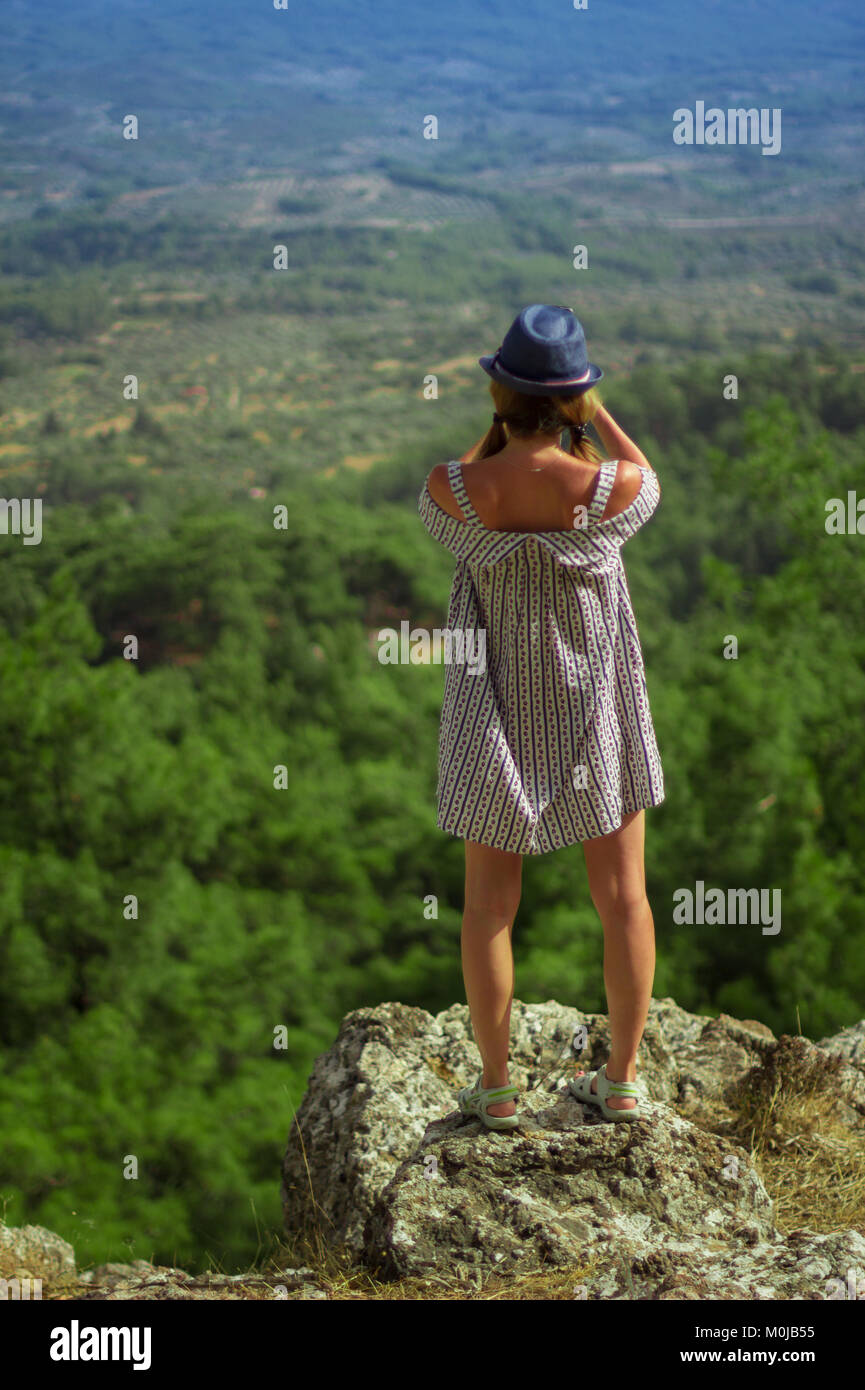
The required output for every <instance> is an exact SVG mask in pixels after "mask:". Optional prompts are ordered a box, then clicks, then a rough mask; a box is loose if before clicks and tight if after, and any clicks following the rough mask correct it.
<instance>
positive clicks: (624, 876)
mask: <svg viewBox="0 0 865 1390" xmlns="http://www.w3.org/2000/svg"><path fill="white" fill-rule="evenodd" d="M645 821H646V813H645V811H634V812H632V813H631V814H630V815H627V816H625V817H624V819H623V820H622V824H621V826H620V827H619V829H618V830H614V831H613V833H612V834H611V835H602V836H600V837H599V838H598V839H596V840H585V841H584V842H583V852H584V854H585V856H586V869H587V870H588V875H589V890H590V892H591V895H592V902H593V903H594V904H595V907H596V908H597V910H598V914H599V916H600V918H601V923H602V925H603V928H604V984H605V986H606V991H607V1009H608V1011H609V1015H610V1056H609V1060H608V1062H607V1075H608V1076H609V1078H610V1080H611V1081H635V1080H636V1077H637V1048H638V1047H639V1044H640V1039H641V1038H642V1036H643V1030H644V1028H645V1026H646V1019H647V1018H648V1015H649V1004H650V1002H651V998H652V981H653V979H654V975H655V926H654V922H653V919H652V909H651V908H650V906H649V901H648V899H647V897H646V876H645V868H644V856H643V850H644V844H645ZM581 1074H582V1073H581V1072H578V1073H577V1075H581ZM592 1090H593V1091H597V1081H595V1082H594V1083H593V1085H592ZM607 1104H608V1105H609V1106H610V1108H611V1109H612V1110H632V1109H633V1108H634V1105H635V1104H636V1102H635V1101H634V1100H633V1099H626V1098H624V1097H622V1096H610V1097H608V1099H607Z"/></svg>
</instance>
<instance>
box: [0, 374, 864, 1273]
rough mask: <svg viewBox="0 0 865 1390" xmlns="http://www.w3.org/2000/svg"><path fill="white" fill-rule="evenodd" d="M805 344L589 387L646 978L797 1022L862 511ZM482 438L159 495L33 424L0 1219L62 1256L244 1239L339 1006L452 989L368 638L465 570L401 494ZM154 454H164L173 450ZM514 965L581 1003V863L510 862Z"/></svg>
mask: <svg viewBox="0 0 865 1390" xmlns="http://www.w3.org/2000/svg"><path fill="white" fill-rule="evenodd" d="M822 368H823V374H820V373H819V372H818V370H817V363H816V362H815V361H813V360H809V359H808V358H807V356H806V355H805V354H803V353H801V352H799V353H798V354H796V355H794V356H791V357H789V358H787V359H786V360H779V359H777V358H774V359H771V360H770V359H766V358H760V357H759V356H755V357H754V358H753V359H751V360H747V361H743V363H742V366H741V370H740V393H741V397H740V400H739V401H738V402H733V401H729V400H725V399H724V394H723V388H722V383H723V377H724V371H723V364H720V363H714V362H712V361H706V362H704V363H702V364H701V365H700V366H699V367H698V368H695V367H694V366H693V364H692V365H690V366H689V367H688V369H687V371H686V370H684V369H680V370H679V371H678V372H675V371H674V372H672V373H663V372H661V371H660V369H658V368H656V367H645V368H642V369H637V370H636V371H635V372H634V373H633V375H632V376H631V377H630V379H629V380H628V381H627V382H624V383H622V384H621V385H618V386H616V388H615V391H613V390H612V389H611V391H610V393H609V397H608V399H609V400H610V402H611V408H613V409H614V412H615V413H616V415H617V417H618V418H620V419H622V420H623V421H624V422H626V423H627V428H628V429H629V431H630V432H631V433H632V434H633V436H634V437H635V438H637V439H639V440H640V442H641V445H642V447H643V448H644V450H645V452H646V453H647V455H648V457H649V458H650V459H651V460H652V462H653V464H654V466H655V467H656V468H657V470H658V473H659V476H660V477H661V480H662V486H663V499H662V504H661V507H660V508H659V511H658V514H657V516H656V517H655V518H654V519H653V521H652V523H651V525H650V526H648V527H647V528H646V529H645V531H644V532H642V533H641V535H640V536H639V537H638V538H636V539H635V541H634V542H633V543H632V544H630V545H629V546H628V547H627V549H626V552H625V558H626V563H627V566H628V575H629V582H630V585H631V590H632V594H633V597H634V603H635V609H636V613H637V618H638V622H639V625H640V631H641V637H642V641H643V647H644V652H645V656H646V662H647V671H648V681H649V693H650V698H651V700H652V707H653V713H654V718H655V722H656V728H657V732H658V740H659V746H660V750H661V755H662V759H663V762H664V768H665V777H666V780H667V800H666V802H665V804H664V805H663V806H662V807H660V808H658V809H656V810H655V811H653V812H652V813H651V814H650V816H649V817H648V821H649V824H648V827H647V856H646V857H647V873H648V888H649V896H650V901H651V902H652V905H653V910H654V913H655V921H656V931H657V937H658V948H659V949H658V969H657V976H656V984H655V991H654V993H655V995H656V997H661V996H664V995H672V996H674V997H675V999H676V1000H677V1002H678V1003H680V1004H681V1005H682V1006H684V1007H686V1008H688V1009H690V1010H693V1011H697V1012H701V1011H702V1012H706V1013H713V1012H716V1011H718V1010H724V1011H726V1012H728V1013H731V1014H734V1015H737V1016H740V1017H754V1018H759V1019H760V1020H761V1021H763V1022H765V1023H767V1024H768V1025H769V1026H770V1027H771V1028H772V1029H773V1030H775V1031H777V1032H781V1031H793V1032H797V1031H799V1030H800V1029H801V1031H803V1032H805V1033H806V1034H807V1035H808V1036H810V1037H814V1038H819V1037H820V1036H822V1035H826V1034H828V1033H829V1032H833V1031H836V1030H837V1029H838V1028H840V1027H841V1026H843V1025H846V1024H848V1023H851V1022H853V1021H855V1020H856V1019H858V1017H859V1016H860V1015H861V1001H862V998H863V993H865V942H863V938H862V934H861V930H859V923H860V922H861V917H862V911H863V906H865V792H863V779H862V776H861V768H862V766H863V762H865V724H863V720H862V709H863V707H865V625H863V622H862V614H861V594H862V587H863V557H862V546H863V534H865V518H863V519H862V520H861V521H860V530H859V531H858V532H857V533H856V534H840V535H832V534H829V533H828V532H827V529H826V523H827V510H826V506H827V502H828V500H829V499H830V498H833V497H840V498H842V499H845V507H846V499H847V493H848V490H851V489H852V490H854V491H855V489H856V486H857V483H860V482H861V464H860V460H861V451H862V445H863V430H862V424H861V421H862V419H863V394H865V377H863V374H862V373H856V372H853V371H851V370H849V368H845V366H844V364H843V361H842V360H840V356H839V360H838V361H836V362H835V363H834V364H830V365H829V368H828V370H826V368H827V364H826V363H825V361H823V363H822ZM746 402H752V404H747V403H746ZM480 423H481V424H482V423H483V422H480ZM478 425H479V421H478V418H477V409H476V406H472V407H471V408H468V409H467V413H466V418H465V420H464V423H463V425H462V427H461V431H460V434H459V437H453V438H451V439H450V442H448V440H447V439H446V438H444V437H442V438H440V439H438V438H436V437H434V436H431V437H430V438H428V439H427V440H426V441H424V443H423V444H422V445H416V446H415V447H414V448H413V449H412V450H409V451H408V452H407V453H406V454H404V455H402V456H400V455H394V456H393V457H391V458H390V459H389V460H387V461H385V462H383V463H382V464H380V465H379V466H378V467H375V468H372V469H369V470H367V471H366V472H354V471H351V470H349V469H343V470H340V471H337V472H336V473H334V474H333V475H332V476H330V477H323V476H320V475H316V476H313V475H309V474H307V475H306V476H297V475H292V474H288V473H287V474H286V477H285V480H284V482H282V483H277V484H275V485H274V487H273V489H272V491H271V492H269V495H268V496H267V497H266V498H250V497H246V498H244V500H243V501H242V502H241V501H239V500H233V501H231V502H230V503H227V502H226V501H225V500H224V499H221V498H219V497H218V496H215V495H214V493H213V490H212V489H209V488H208V485H207V482H206V480H201V481H200V482H199V483H198V484H197V485H195V484H194V483H190V486H189V488H188V496H187V497H186V499H185V500H184V501H183V502H182V503H179V502H178V500H177V497H176V494H175V493H174V492H173V491H172V488H171V486H170V484H168V483H166V481H165V475H163V476H156V477H152V478H150V479H149V480H148V482H149V486H147V485H146V484H145V483H144V481H143V480H142V486H141V487H140V489H139V490H138V491H137V492H136V494H135V496H134V505H131V504H130V502H129V500H128V499H127V497H126V496H125V495H124V493H125V491H126V490H127V488H126V484H127V481H128V474H129V469H128V467H125V468H122V467H121V454H120V451H121V450H125V449H126V448H127V447H128V441H127V440H123V441H122V442H121V443H118V442H117V441H116V440H115V441H114V442H112V441H111V440H110V439H109V440H108V441H107V442H105V443H103V444H101V445H100V446H99V450H98V452H97V453H96V455H95V456H94V455H93V452H92V446H91V449H90V451H89V456H88V457H85V456H84V455H83V453H82V452H81V448H80V445H79V447H78V449H77V450H76V448H75V447H73V446H71V445H70V442H69V441H67V440H66V439H65V438H64V432H63V427H62V424H61V425H58V426H57V428H56V430H55V431H54V432H49V433H48V434H46V435H44V436H43V443H42V452H43V457H44V475H45V477H46V478H48V479H50V480H51V485H52V494H56V493H59V495H60V496H61V497H62V505H58V504H57V503H53V504H52V505H49V506H46V507H45V508H44V512H43V520H42V525H43V540H42V543H41V544H40V545H38V546H25V545H23V544H22V543H21V542H20V540H17V539H16V538H14V537H12V536H7V537H5V538H4V543H5V546H6V552H5V555H4V586H3V597H2V617H3V623H2V628H0V652H2V669H3V681H2V685H0V721H2V746H3V749H4V757H3V765H2V775H0V817H2V833H0V844H2V849H0V858H2V873H0V1027H2V1036H0V1044H2V1059H3V1060H2V1082H0V1129H2V1132H3V1135H4V1143H3V1152H2V1160H0V1161H2V1183H3V1190H4V1192H5V1193H7V1194H8V1193H9V1192H10V1191H12V1193H13V1194H14V1195H13V1196H12V1200H11V1202H9V1204H8V1207H7V1213H6V1215H7V1220H8V1221H10V1223H12V1222H20V1221H24V1220H27V1221H35V1222H39V1223H41V1224H44V1225H46V1226H48V1227H49V1228H51V1229H57V1230H62V1231H64V1232H69V1233H70V1236H71V1238H73V1239H74V1243H75V1246H76V1249H77V1250H80V1254H81V1257H82V1258H83V1259H86V1258H88V1257H91V1258H96V1257H97V1256H99V1255H102V1256H105V1257H107V1254H108V1253H112V1254H113V1255H114V1256H115V1257H117V1255H118V1251H119V1252H121V1253H122V1252H123V1251H124V1250H125V1249H126V1248H127V1243H129V1241H130V1238H129V1233H130V1232H135V1238H134V1241H133V1242H131V1244H132V1245H133V1246H134V1253H135V1257H136V1258H137V1257H139V1256H140V1255H141V1254H142V1253H144V1254H147V1255H149V1254H150V1253H151V1250H153V1251H156V1252H158V1253H159V1254H160V1257H161V1258H163V1259H166V1260H169V1259H170V1260H171V1261H172V1262H176V1263H179V1264H183V1265H186V1264H187V1263H189V1262H194V1261H195V1260H196V1259H199V1258H201V1255H202V1252H207V1253H208V1254H209V1255H210V1256H213V1257H215V1258H219V1259H222V1260H225V1261H227V1262H230V1261H240V1260H242V1259H243V1258H244V1257H247V1258H248V1257H249V1255H250V1252H251V1250H252V1249H254V1244H255V1240H256V1239H257V1235H256V1232H257V1231H259V1234H260V1230H265V1229H270V1230H275V1229H277V1228H278V1225H279V1210H278V1195H277V1184H276V1181H275V1177H274V1174H275V1172H276V1168H277V1163H278V1155H279V1152H280V1146H281V1144H282V1142H283V1141H284V1137H285V1134H286V1131H287V1128H288V1125H289V1123H290V1118H291V1115H292V1113H293V1109H294V1108H295V1107H296V1106H297V1104H298V1103H299V1101H300V1098H301V1096H302V1094H303V1090H304V1087H305V1083H306V1077H307V1075H308V1073H309V1070H310V1067H311V1063H312V1061H313V1059H314V1057H315V1056H316V1055H317V1053H318V1052H320V1051H322V1050H323V1049H325V1048H327V1047H328V1046H329V1045H330V1043H331V1042H332V1040H333V1037H334V1035H335V1032H336V1030H337V1027H338V1025H339V1021H340V1019H341V1018H342V1016H343V1015H344V1014H345V1013H346V1012H347V1011H349V1010H350V1009H353V1008H357V1007H359V1006H362V1005H369V1004H376V1003H379V1002H381V1001H384V1000H400V1001H402V1002H404V1003H407V1004H417V1005H421V1006H423V1007H424V1008H426V1009H429V1010H432V1011H436V1010H438V1009H441V1008H444V1007H447V1006H448V1005H450V1004H451V1003H452V1002H454V1001H455V1000H458V999H462V998H463V994H462V982H461V976H460V967H459V949H458V934H459V923H460V913H461V893H462V874H463V859H462V845H461V842H459V841H458V840H454V839H452V838H451V837H449V836H446V835H443V834H442V833H441V832H439V831H438V830H436V829H435V825H434V790H435V771H436V768H435V763H436V737H437V721H438V713H439V706H440V699H441V690H442V683H443V670H442V668H440V667H424V666H412V665H397V666H388V665H381V664H380V663H379V661H378V660H377V656H376V648H375V646H374V637H375V633H376V632H377V631H378V629H379V628H381V627H382V626H394V625H395V626H397V627H398V626H399V621H400V619H401V618H403V617H405V618H407V619H409V621H410V622H411V623H412V625H413V626H415V625H417V626H436V625H438V626H441V625H442V624H443V622H444V618H445V613H446V605H447V596H448V592H449V585H450V578H451V574H452V561H451V560H450V557H448V555H447V553H446V552H444V551H443V550H441V549H440V547H437V546H436V545H435V543H434V542H433V541H432V540H431V538H430V537H429V536H428V535H427V534H426V533H425V531H424V530H423V527H422V526H421V524H420V521H419V518H418V517H417V512H416V505H417V493H418V491H419V489H420V485H421V483H422V481H423V478H424V477H425V475H426V472H427V471H428V468H429V467H430V466H432V464H433V463H434V462H436V461H438V460H439V459H441V458H444V457H452V456H454V455H455V453H456V451H457V450H458V449H459V448H460V446H462V447H466V441H469V442H470V440H471V437H473V435H475V434H476V433H477V430H478ZM449 428H450V427H449ZM144 437H146V438H148V439H149V436H147V435H146V433H145V436H144ZM179 443H180V441H179V440H178V439H174V440H173V441H172V440H169V441H168V442H165V441H159V440H158V439H157V446H158V447H161V448H162V449H163V450H164V451H165V453H166V455H168V454H169V453H171V452H173V453H174V455H175V459H176V462H177V463H178V464H179V459H178V458H177V455H178V446H179ZM230 444H231V442H230V441H229V442H228V445H227V447H230ZM863 511H865V509H863ZM860 515H861V514H860ZM281 518H285V522H284V524H281ZM129 634H133V635H136V636H137V638H138V641H139V650H138V657H137V659H136V660H128V659H126V658H125V657H124V649H125V642H126V639H127V637H128V635H129ZM730 634H733V635H735V636H736V638H737V639H738V659H737V660H726V659H724V655H723V652H724V646H725V641H726V639H727V638H728V636H729V635H730ZM371 639H372V640H371ZM280 768H284V769H286V770H287V777H285V778H280V776H279V774H278V769H280ZM283 783H284V786H283V785H282V784H283ZM696 880H703V881H705V883H706V884H707V886H709V885H711V886H715V887H721V888H726V887H746V888H747V887H752V886H758V887H769V888H780V889H781V891H782V901H783V925H782V930H781V932H780V933H779V934H778V935H777V936H764V935H763V934H761V932H760V931H759V929H757V928H755V927H747V926H738V927H726V928H720V927H714V928H710V927H703V928H696V927H694V928H688V927H682V926H675V925H674V924H673V917H672V909H673V894H674V893H675V892H676V890H677V889H679V888H682V887H689V886H690V887H693V885H694V883H695V881H696ZM428 894H434V895H435V897H436V899H437V902H438V915H437V917H436V918H435V919H432V920H430V919H428V916H427V914H426V913H425V911H424V900H425V897H426V895H428ZM515 950H516V957H517V993H518V996H519V997H520V998H522V999H524V1000H527V1001H538V1000H544V999H548V998H557V999H560V1000H563V1001H565V1002H568V1003H571V1004H573V1005H576V1006H578V1007H580V1008H582V1009H587V1010H603V1008H604V996H603V980H602V972H601V951H600V927H599V924H598V921H597V917H596V914H595V912H594V909H593V907H592V905H591V902H590V900H589V897H588V892H587V888H586V881H585V871H584V867H583V862H582V855H581V854H580V852H579V850H578V848H576V847H575V848H574V850H573V851H570V852H565V851H563V852H560V853H559V854H556V855H553V856H545V857H544V858H543V859H542V860H539V861H536V862H532V861H527V864H526V872H525V891H524V897H523V903H522V906H521V910H520V913H519V917H518V920H517V926H516V929H515ZM565 981H567V984H566V985H564V984H563V982H565ZM281 1030H284V1031H281ZM118 1146H119V1147H118ZM126 1155H137V1156H138V1159H139V1162H140V1164H141V1175H140V1178H139V1180H138V1181H136V1182H131V1181H128V1180H126V1179H125V1178H124V1176H123V1168H122V1165H121V1162H120V1160H121V1158H125V1156H126ZM79 1213H81V1214H80V1215H79Z"/></svg>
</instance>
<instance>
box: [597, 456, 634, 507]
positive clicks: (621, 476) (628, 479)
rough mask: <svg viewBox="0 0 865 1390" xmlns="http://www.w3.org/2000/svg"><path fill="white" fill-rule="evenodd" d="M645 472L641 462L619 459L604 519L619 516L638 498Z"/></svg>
mask: <svg viewBox="0 0 865 1390" xmlns="http://www.w3.org/2000/svg"><path fill="white" fill-rule="evenodd" d="M643 473H644V470H643V469H642V468H641V467H640V466H639V464H637V463H634V462H633V461H632V460H631V459H619V461H618V464H617V467H616V476H615V479H614V481H613V486H612V488H611V489H610V495H609V497H608V498H607V505H606V507H605V508H604V511H603V515H602V517H601V520H602V521H607V520H608V519H609V518H610V517H611V516H618V515H619V513H620V512H623V511H625V509H626V508H627V507H630V505H631V503H632V502H633V501H635V500H636V497H637V494H638V493H639V491H640V488H641V487H642V486H643Z"/></svg>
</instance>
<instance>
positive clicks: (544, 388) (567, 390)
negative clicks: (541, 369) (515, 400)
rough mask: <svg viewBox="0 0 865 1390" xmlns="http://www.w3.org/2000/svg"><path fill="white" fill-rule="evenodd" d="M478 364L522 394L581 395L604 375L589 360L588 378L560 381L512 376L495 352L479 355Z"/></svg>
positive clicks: (489, 374)
mask: <svg viewBox="0 0 865 1390" xmlns="http://www.w3.org/2000/svg"><path fill="white" fill-rule="evenodd" d="M478 366H480V367H483V369H484V371H485V372H486V374H487V376H491V377H492V379H493V381H500V382H501V383H502V385H503V386H510V387H511V388H512V389H513V390H514V391H522V393H523V395H524V396H582V395H583V393H584V392H585V391H591V389H592V387H593V386H594V385H596V383H597V382H599V381H600V380H601V378H602V377H603V375H604V373H603V372H602V371H601V369H600V367H596V366H595V364H594V362H590V363H589V377H588V380H583V381H562V380H561V378H559V379H558V380H553V381H533V380H532V379H531V378H530V377H525V376H514V375H513V374H512V373H511V372H508V371H506V370H505V368H504V367H503V366H502V365H501V363H500V362H498V361H497V360H496V356H495V354H492V355H489V356H485V357H479V358H478Z"/></svg>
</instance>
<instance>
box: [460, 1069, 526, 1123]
mask: <svg viewBox="0 0 865 1390" xmlns="http://www.w3.org/2000/svg"><path fill="white" fill-rule="evenodd" d="M483 1079H484V1074H483V1072H481V1074H480V1076H479V1077H478V1079H477V1081H476V1083H475V1085H474V1086H464V1087H463V1089H462V1090H461V1091H460V1093H459V1096H458V1097H457V1100H458V1104H459V1108H460V1110H461V1112H462V1114H463V1115H477V1116H479V1117H480V1119H482V1120H483V1122H484V1124H485V1125H486V1127H487V1129H516V1127H517V1125H518V1124H519V1122H520V1117H519V1115H488V1114H487V1106H488V1105H504V1103H505V1102H506V1101H509V1100H516V1098H517V1096H518V1095H519V1093H520V1088H519V1086H493V1087H492V1088H491V1090H488V1091H485V1090H484V1088H483V1087H482V1086H481V1082H482V1081H483Z"/></svg>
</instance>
